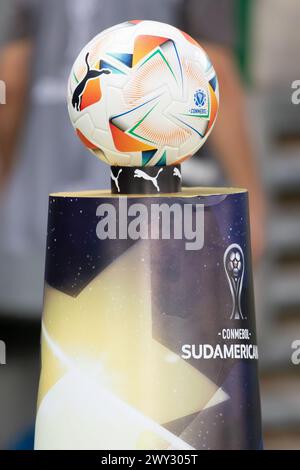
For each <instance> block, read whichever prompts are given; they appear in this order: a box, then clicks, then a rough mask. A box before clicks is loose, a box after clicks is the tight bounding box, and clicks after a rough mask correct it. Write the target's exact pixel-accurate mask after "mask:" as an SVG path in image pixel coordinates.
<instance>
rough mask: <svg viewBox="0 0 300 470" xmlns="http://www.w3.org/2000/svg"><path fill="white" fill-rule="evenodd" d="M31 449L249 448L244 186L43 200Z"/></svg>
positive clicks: (252, 338) (257, 426) (251, 400)
mask: <svg viewBox="0 0 300 470" xmlns="http://www.w3.org/2000/svg"><path fill="white" fill-rule="evenodd" d="M45 282H46V285H45V304H44V314H43V325H42V371H41V379H40V388H39V403H38V413H37V420H36V436H35V447H36V449H96V450H100V449H105V450H114V449H154V450H159V449H177V450H183V449H258V448H261V446H262V441H261V421H260V400H259V389H258V379H257V357H258V355H257V346H256V334H255V318H254V303H253V288H252V269H251V256H250V240H249V219H248V196H247V192H246V191H244V190H238V189H237V190H230V189H224V188H223V189H222V188H214V189H203V190H202V189H200V188H192V189H184V190H183V191H182V192H181V193H178V194H173V195H172V194H171V195H170V194H169V195H163V194H160V195H157V196H156V195H155V196H149V197H147V196H142V197H138V196H130V197H125V196H119V197H118V196H113V195H111V194H110V193H106V192H104V191H103V192H101V191H99V192H89V193H78V194H57V195H52V196H51V197H50V204H49V225H48V244H47V259H46V279H45Z"/></svg>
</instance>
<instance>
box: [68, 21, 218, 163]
mask: <svg viewBox="0 0 300 470" xmlns="http://www.w3.org/2000/svg"><path fill="white" fill-rule="evenodd" d="M218 104H219V89H218V81H217V77H216V73H215V70H214V68H213V66H212V64H211V62H210V60H209V58H208V56H207V54H206V53H205V51H204V50H203V49H202V47H201V46H200V45H199V44H198V43H197V42H196V41H195V40H194V39H192V38H191V37H190V36H189V35H187V34H186V33H184V32H182V31H180V30H179V29H177V28H175V27H173V26H169V25H167V24H164V23H158V22H155V21H128V22H126V23H122V24H119V25H117V26H114V27H112V28H109V29H107V30H105V31H103V32H102V33H100V34H99V35H98V36H96V37H95V38H94V39H92V40H91V41H90V42H89V43H88V44H87V46H85V47H84V49H83V50H82V51H81V53H80V54H79V56H78V58H77V59H76V61H75V63H74V65H73V67H72V71H71V74H70V78H69V83H68V109H69V114H70V118H71V121H72V124H73V126H74V128H75V130H76V132H77V134H78V136H79V137H80V139H81V141H82V142H83V143H84V144H85V146H86V147H87V148H88V149H90V150H91V151H92V153H94V154H95V155H97V157H99V158H100V159H101V160H103V161H104V162H106V163H108V164H109V165H114V166H165V165H177V164H180V163H181V162H183V161H184V160H186V159H187V158H189V157H191V156H192V155H193V154H194V153H195V152H196V151H197V150H198V149H199V148H200V147H201V146H202V145H203V144H204V142H205V141H206V139H207V137H208V136H209V134H210V132H211V130H212V128H213V125H214V123H215V120H216V116H217V111H218Z"/></svg>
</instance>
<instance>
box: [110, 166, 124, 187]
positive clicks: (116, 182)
mask: <svg viewBox="0 0 300 470" xmlns="http://www.w3.org/2000/svg"><path fill="white" fill-rule="evenodd" d="M122 171H123V170H122V168H121V169H120V170H119V171H118V174H117V176H115V175H114V174H113V172H112V170H110V176H111V179H112V180H113V181H114V183H115V186H116V188H117V190H118V193H119V192H120V186H119V176H120V174H121V173H122Z"/></svg>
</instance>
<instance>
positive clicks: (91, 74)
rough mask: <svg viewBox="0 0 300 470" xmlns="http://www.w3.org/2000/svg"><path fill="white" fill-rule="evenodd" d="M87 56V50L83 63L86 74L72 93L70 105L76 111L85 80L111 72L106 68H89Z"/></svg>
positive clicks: (79, 104) (79, 103) (78, 109)
mask: <svg viewBox="0 0 300 470" xmlns="http://www.w3.org/2000/svg"><path fill="white" fill-rule="evenodd" d="M88 58H89V52H88V53H87V55H86V56H85V63H86V66H87V72H86V75H85V77H84V78H83V80H82V81H81V82H80V83H79V84H78V85H77V87H76V88H75V91H74V93H73V98H72V105H73V108H74V109H76V110H77V111H80V107H81V100H82V95H83V92H84V90H85V87H86V84H87V82H88V81H89V80H91V79H93V78H97V77H99V76H100V75H102V74H103V73H105V74H109V73H111V72H110V70H108V69H100V70H96V69H91V67H90V64H89V62H88Z"/></svg>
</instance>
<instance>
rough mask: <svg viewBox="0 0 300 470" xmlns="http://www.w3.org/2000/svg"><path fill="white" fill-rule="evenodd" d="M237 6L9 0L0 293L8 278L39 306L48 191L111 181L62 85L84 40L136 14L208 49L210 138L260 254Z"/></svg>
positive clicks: (259, 206)
mask: <svg viewBox="0 0 300 470" xmlns="http://www.w3.org/2000/svg"><path fill="white" fill-rule="evenodd" d="M234 4H235V2H234V0H151V2H149V1H147V0H145V1H141V0H111V1H110V2H107V1H105V0H85V1H82V0H43V1H41V0H40V1H39V0H15V2H14V3H13V15H12V16H13V20H12V24H11V28H10V34H9V37H8V38H7V41H6V44H5V47H4V48H3V49H2V51H1V58H0V78H1V79H2V80H4V81H5V83H6V86H7V104H6V105H5V106H1V107H0V155H1V167H0V185H1V188H2V198H1V199H2V202H1V205H0V217H1V228H0V256H1V258H2V260H3V259H5V260H6V262H4V263H2V268H1V270H2V273H1V272H0V276H1V278H4V279H6V282H4V284H3V283H2V285H4V292H1V291H0V299H2V298H3V296H4V297H5V298H7V295H8V294H9V289H10V286H11V285H12V284H13V285H14V291H13V292H10V295H11V298H12V302H13V301H14V296H16V295H17V293H18V295H20V299H19V305H21V306H23V308H24V309H25V310H26V300H24V299H29V300H30V301H29V304H30V305H29V306H28V308H29V309H36V311H40V309H41V303H42V302H41V300H42V286H43V260H44V251H45V234H46V219H47V202H48V194H49V193H50V192H53V191H58V190H60V191H61V190H64V191H67V190H73V191H75V190H82V189H95V188H103V187H108V186H109V168H108V167H107V166H106V165H105V164H103V163H101V162H100V161H97V159H96V158H92V157H91V156H86V153H87V152H86V150H85V149H84V148H83V147H82V146H80V144H79V143H78V139H77V137H76V136H75V134H74V131H73V129H72V128H71V126H70V123H69V118H68V115H67V107H66V97H65V95H66V83H67V77H68V73H69V71H70V68H71V65H72V63H73V61H74V59H75V57H76V55H77V54H78V52H79V51H80V50H81V48H82V46H83V45H84V44H85V43H87V42H88V40H89V39H90V38H92V37H93V36H94V35H96V34H97V33H99V32H100V31H102V30H103V29H105V28H107V27H109V26H111V25H113V24H116V23H120V22H122V21H126V20H128V19H133V18H135V19H136V18H137V19H149V20H156V21H162V22H166V23H170V24H173V25H175V26H178V27H180V28H181V29H183V30H185V31H187V32H188V33H190V34H191V35H192V36H194V37H195V38H198V39H199V41H200V42H201V44H203V46H204V48H205V49H206V50H207V52H208V55H209V56H210V58H211V60H212V62H213V64H214V67H215V69H216V72H217V75H218V78H219V82H220V93H221V106H220V111H219V117H218V122H217V125H216V126H215V129H214V131H213V133H212V136H211V137H210V139H209V142H210V144H211V146H212V148H213V150H214V152H215V155H216V157H217V158H218V160H219V162H220V164H221V166H222V168H223V170H224V173H225V175H226V177H227V178H228V180H229V182H230V183H231V184H233V185H235V186H243V187H247V188H248V189H249V192H250V212H251V227H252V249H253V257H254V260H255V261H257V260H258V259H259V257H260V256H261V254H262V250H263V218H264V204H263V199H264V198H263V193H262V189H261V185H260V180H259V177H258V172H257V169H256V164H255V158H254V155H253V152H252V148H251V144H250V140H249V136H248V132H247V125H246V117H245V115H246V113H245V104H244V92H243V87H242V83H241V79H240V77H239V73H238V71H237V67H236V64H235V59H234V54H233V46H234V43H235V39H236V38H235V29H234ZM3 257H4V258H3ZM4 270H5V272H4ZM24 284H25V285H26V291H29V294H30V295H29V296H28V295H27V297H26V292H24ZM22 292H23V294H22ZM22 295H23V297H22ZM34 299H35V300H34ZM8 301H9V299H8ZM0 303H1V300H0ZM0 308H1V305H0Z"/></svg>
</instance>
